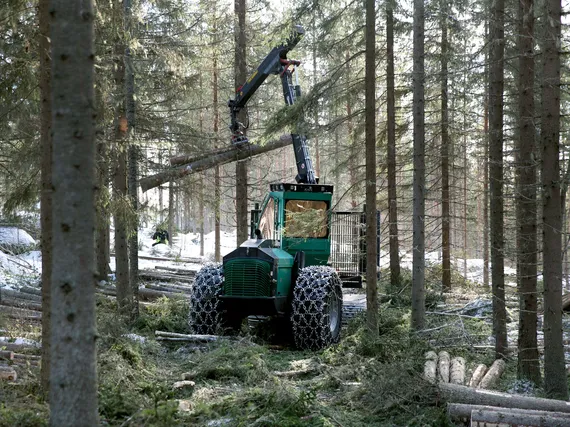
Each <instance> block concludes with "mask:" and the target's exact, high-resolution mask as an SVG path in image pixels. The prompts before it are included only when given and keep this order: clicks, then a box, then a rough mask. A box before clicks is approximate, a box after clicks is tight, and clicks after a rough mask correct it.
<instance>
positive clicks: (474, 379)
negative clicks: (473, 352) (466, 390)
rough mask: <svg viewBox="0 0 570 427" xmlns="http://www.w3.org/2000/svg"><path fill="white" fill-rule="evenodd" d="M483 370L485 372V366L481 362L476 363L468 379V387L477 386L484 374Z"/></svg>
mask: <svg viewBox="0 0 570 427" xmlns="http://www.w3.org/2000/svg"><path fill="white" fill-rule="evenodd" d="M485 372H487V366H485V365H484V364H482V363H481V364H480V365H477V367H476V368H475V370H474V371H473V375H472V376H471V379H470V380H469V387H479V383H480V382H481V380H482V379H483V377H484V376H485Z"/></svg>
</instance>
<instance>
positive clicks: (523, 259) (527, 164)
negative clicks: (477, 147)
mask: <svg viewBox="0 0 570 427" xmlns="http://www.w3.org/2000/svg"><path fill="white" fill-rule="evenodd" d="M518 13H519V16H518V21H519V36H518V44H519V54H520V57H519V82H518V86H519V87H518V89H519V141H518V142H519V146H518V153H519V161H518V162H517V163H518V169H519V171H518V177H519V186H518V187H519V193H518V197H517V213H518V215H517V220H518V222H519V227H520V228H519V230H518V233H517V235H518V239H517V244H518V246H519V247H518V248H517V254H518V260H519V262H518V264H519V272H520V275H519V280H518V282H519V301H520V310H519V337H518V377H519V378H520V379H528V380H531V381H533V382H534V383H535V384H540V360H539V354H538V344H537V337H536V322H537V310H538V294H537V289H536V284H537V283H536V281H537V235H536V229H537V219H536V162H535V160H534V152H535V145H536V144H535V141H534V138H535V132H536V131H535V126H534V89H533V88H534V52H533V43H534V15H533V13H534V12H533V0H521V1H520V2H519V10H518Z"/></svg>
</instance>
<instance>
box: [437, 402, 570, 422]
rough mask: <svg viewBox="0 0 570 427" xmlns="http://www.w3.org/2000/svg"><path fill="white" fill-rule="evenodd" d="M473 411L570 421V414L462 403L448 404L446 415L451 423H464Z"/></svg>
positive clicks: (469, 418)
mask: <svg viewBox="0 0 570 427" xmlns="http://www.w3.org/2000/svg"><path fill="white" fill-rule="evenodd" d="M473 411H477V412H480V411H491V412H510V413H513V412H518V413H521V414H527V415H537V416H547V415H554V416H556V417H557V418H564V419H566V420H570V413H564V412H548V411H540V410H535V409H519V408H500V407H498V406H483V405H468V404H464V403H448V405H447V415H448V416H449V419H450V420H451V421H461V422H466V421H469V420H471V413H472V412H473Z"/></svg>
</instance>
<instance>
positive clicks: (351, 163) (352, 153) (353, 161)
mask: <svg viewBox="0 0 570 427" xmlns="http://www.w3.org/2000/svg"><path fill="white" fill-rule="evenodd" d="M350 73H351V71H350V54H349V53H348V51H347V52H346V75H347V79H346V82H347V83H346V125H347V132H348V145H349V157H348V169H349V175H350V189H349V194H350V206H351V208H352V209H354V208H356V206H357V205H358V203H357V201H356V197H355V194H356V189H357V182H356V180H357V179H356V168H357V166H358V161H357V157H356V146H355V140H354V124H353V122H352V99H351V97H350V94H351V90H352V88H351V87H350Z"/></svg>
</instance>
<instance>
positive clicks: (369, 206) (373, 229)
mask: <svg viewBox="0 0 570 427" xmlns="http://www.w3.org/2000/svg"><path fill="white" fill-rule="evenodd" d="M364 80H365V82H364V84H365V124H364V128H365V135H366V325H367V327H368V331H369V332H370V335H371V337H372V338H376V337H378V283H377V279H378V273H377V265H376V255H377V253H378V247H377V241H376V234H377V226H376V210H377V209H376V9H375V0H366V58H365V77H364Z"/></svg>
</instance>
